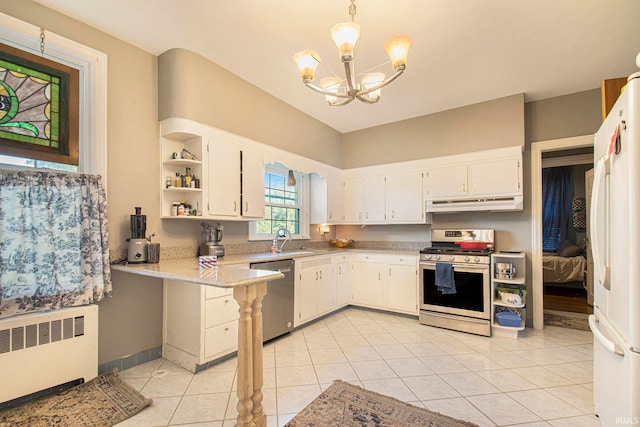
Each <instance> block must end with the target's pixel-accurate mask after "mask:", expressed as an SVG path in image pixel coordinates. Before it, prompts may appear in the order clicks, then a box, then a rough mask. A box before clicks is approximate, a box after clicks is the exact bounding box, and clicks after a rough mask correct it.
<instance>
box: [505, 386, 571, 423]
mask: <svg viewBox="0 0 640 427" xmlns="http://www.w3.org/2000/svg"><path fill="white" fill-rule="evenodd" d="M507 395H508V396H510V397H511V398H513V399H514V400H516V401H518V402H520V404H521V405H522V406H524V407H526V408H527V409H529V410H530V411H531V412H533V413H534V414H536V415H538V416H539V417H540V418H542V419H543V420H548V419H553V418H560V417H572V416H576V415H582V412H581V411H580V410H578V409H577V408H576V407H574V406H572V405H569V404H568V403H566V402H565V401H563V400H562V399H560V398H558V397H556V396H554V395H553V394H551V393H549V392H548V391H546V390H539V389H538V390H525V391H513V392H509V393H507Z"/></svg>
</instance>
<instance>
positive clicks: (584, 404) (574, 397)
mask: <svg viewBox="0 0 640 427" xmlns="http://www.w3.org/2000/svg"><path fill="white" fill-rule="evenodd" d="M545 390H547V391H548V392H549V393H551V394H553V395H554V396H556V397H559V398H560V399H562V400H564V401H565V402H567V403H569V404H570V405H572V406H575V407H576V408H578V409H579V410H581V411H582V413H584V414H593V409H594V408H593V391H592V390H590V389H589V388H586V387H583V386H581V385H570V386H564V387H551V388H547V389H545Z"/></svg>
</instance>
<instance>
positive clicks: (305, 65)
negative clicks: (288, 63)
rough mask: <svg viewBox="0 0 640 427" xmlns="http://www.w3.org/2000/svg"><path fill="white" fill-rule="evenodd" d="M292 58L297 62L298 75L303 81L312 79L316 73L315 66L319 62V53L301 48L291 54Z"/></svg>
mask: <svg viewBox="0 0 640 427" xmlns="http://www.w3.org/2000/svg"><path fill="white" fill-rule="evenodd" d="M293 60H294V61H296V63H297V64H298V69H299V70H300V77H301V78H302V80H303V81H305V82H307V81H309V82H310V81H312V80H313V78H314V77H315V74H316V68H317V67H318V64H320V61H321V59H320V55H318V53H317V52H316V51H313V50H309V49H307V50H303V51H302V52H298V53H296V54H295V55H293Z"/></svg>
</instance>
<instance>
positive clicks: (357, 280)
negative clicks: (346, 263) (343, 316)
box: [350, 261, 382, 307]
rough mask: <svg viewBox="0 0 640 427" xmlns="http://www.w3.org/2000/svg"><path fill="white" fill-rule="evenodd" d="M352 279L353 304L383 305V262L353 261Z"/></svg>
mask: <svg viewBox="0 0 640 427" xmlns="http://www.w3.org/2000/svg"><path fill="white" fill-rule="evenodd" d="M350 280H351V302H352V303H353V304H356V305H363V306H367V307H382V265H381V263H371V262H358V261H355V262H352V264H351V271H350Z"/></svg>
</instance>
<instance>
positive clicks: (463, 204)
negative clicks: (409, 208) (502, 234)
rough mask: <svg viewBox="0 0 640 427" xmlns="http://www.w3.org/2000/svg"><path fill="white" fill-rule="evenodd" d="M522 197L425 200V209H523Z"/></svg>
mask: <svg viewBox="0 0 640 427" xmlns="http://www.w3.org/2000/svg"><path fill="white" fill-rule="evenodd" d="M523 208H524V205H523V197H522V196H511V197H496V198H487V199H455V200H427V201H426V202H425V209H426V211H427V212H431V213H456V212H470V211H476V212H494V211H495V212H503V211H521V210H523Z"/></svg>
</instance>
